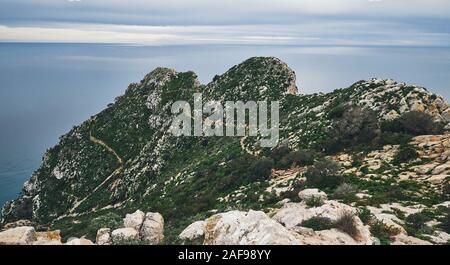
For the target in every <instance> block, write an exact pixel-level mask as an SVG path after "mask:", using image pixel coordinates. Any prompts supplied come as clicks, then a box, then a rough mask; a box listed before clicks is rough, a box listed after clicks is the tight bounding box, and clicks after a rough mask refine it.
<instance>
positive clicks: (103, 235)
mask: <svg viewBox="0 0 450 265" xmlns="http://www.w3.org/2000/svg"><path fill="white" fill-rule="evenodd" d="M111 241H112V239H111V229H110V228H102V229H100V230H98V231H97V237H96V239H95V243H96V244H97V245H110V244H111V243H112V242H111Z"/></svg>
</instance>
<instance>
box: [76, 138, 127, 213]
mask: <svg viewBox="0 0 450 265" xmlns="http://www.w3.org/2000/svg"><path fill="white" fill-rule="evenodd" d="M89 140H90V141H91V142H92V143H94V144H97V145H100V146H102V147H103V148H105V149H106V150H107V151H108V152H109V153H111V154H112V155H114V156H115V157H116V159H117V162H118V163H119V167H118V168H117V169H116V170H114V171H113V172H112V173H111V174H110V175H109V176H108V177H107V178H106V179H105V180H104V181H103V182H102V183H100V185H98V186H97V187H96V188H95V189H94V190H92V191H91V192H90V193H89V195H87V196H86V197H84V198H83V199H82V200H80V201H77V202H76V203H75V204H74V206H73V207H72V208H71V209H70V210H69V214H71V213H73V212H74V211H75V210H76V209H77V208H78V207H79V206H80V205H81V204H82V203H83V202H85V201H86V200H87V199H88V198H89V197H91V196H92V195H93V194H94V193H95V192H97V191H98V190H99V189H100V188H101V187H102V186H103V185H105V183H107V182H108V181H109V180H110V179H112V178H113V177H114V176H116V175H118V174H119V173H121V172H122V171H123V159H122V158H121V157H120V156H119V155H118V154H117V152H116V151H115V150H114V149H113V148H111V147H110V146H109V145H108V144H106V143H105V142H103V141H102V140H100V139H97V138H95V137H94V136H93V135H92V133H91V134H90V135H89Z"/></svg>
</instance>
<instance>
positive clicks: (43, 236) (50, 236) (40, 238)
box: [33, 230, 62, 245]
mask: <svg viewBox="0 0 450 265" xmlns="http://www.w3.org/2000/svg"><path fill="white" fill-rule="evenodd" d="M33 245H62V242H61V231H59V230H56V231H47V232H37V233H36V241H35V242H34V243H33Z"/></svg>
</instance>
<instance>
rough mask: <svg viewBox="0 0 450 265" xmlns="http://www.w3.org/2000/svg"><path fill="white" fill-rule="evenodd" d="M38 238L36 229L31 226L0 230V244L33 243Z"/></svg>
mask: <svg viewBox="0 0 450 265" xmlns="http://www.w3.org/2000/svg"><path fill="white" fill-rule="evenodd" d="M36 240H37V238H36V231H35V230H34V228H33V227H29V226H23V227H16V228H12V229H8V230H6V231H3V232H0V245H32V244H33V243H34V242H35V241H36Z"/></svg>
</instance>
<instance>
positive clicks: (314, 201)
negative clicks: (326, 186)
mask: <svg viewBox="0 0 450 265" xmlns="http://www.w3.org/2000/svg"><path fill="white" fill-rule="evenodd" d="M305 204H306V206H308V207H310V208H314V207H320V206H322V205H323V199H322V197H320V196H312V197H310V198H308V199H307V200H305Z"/></svg>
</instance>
